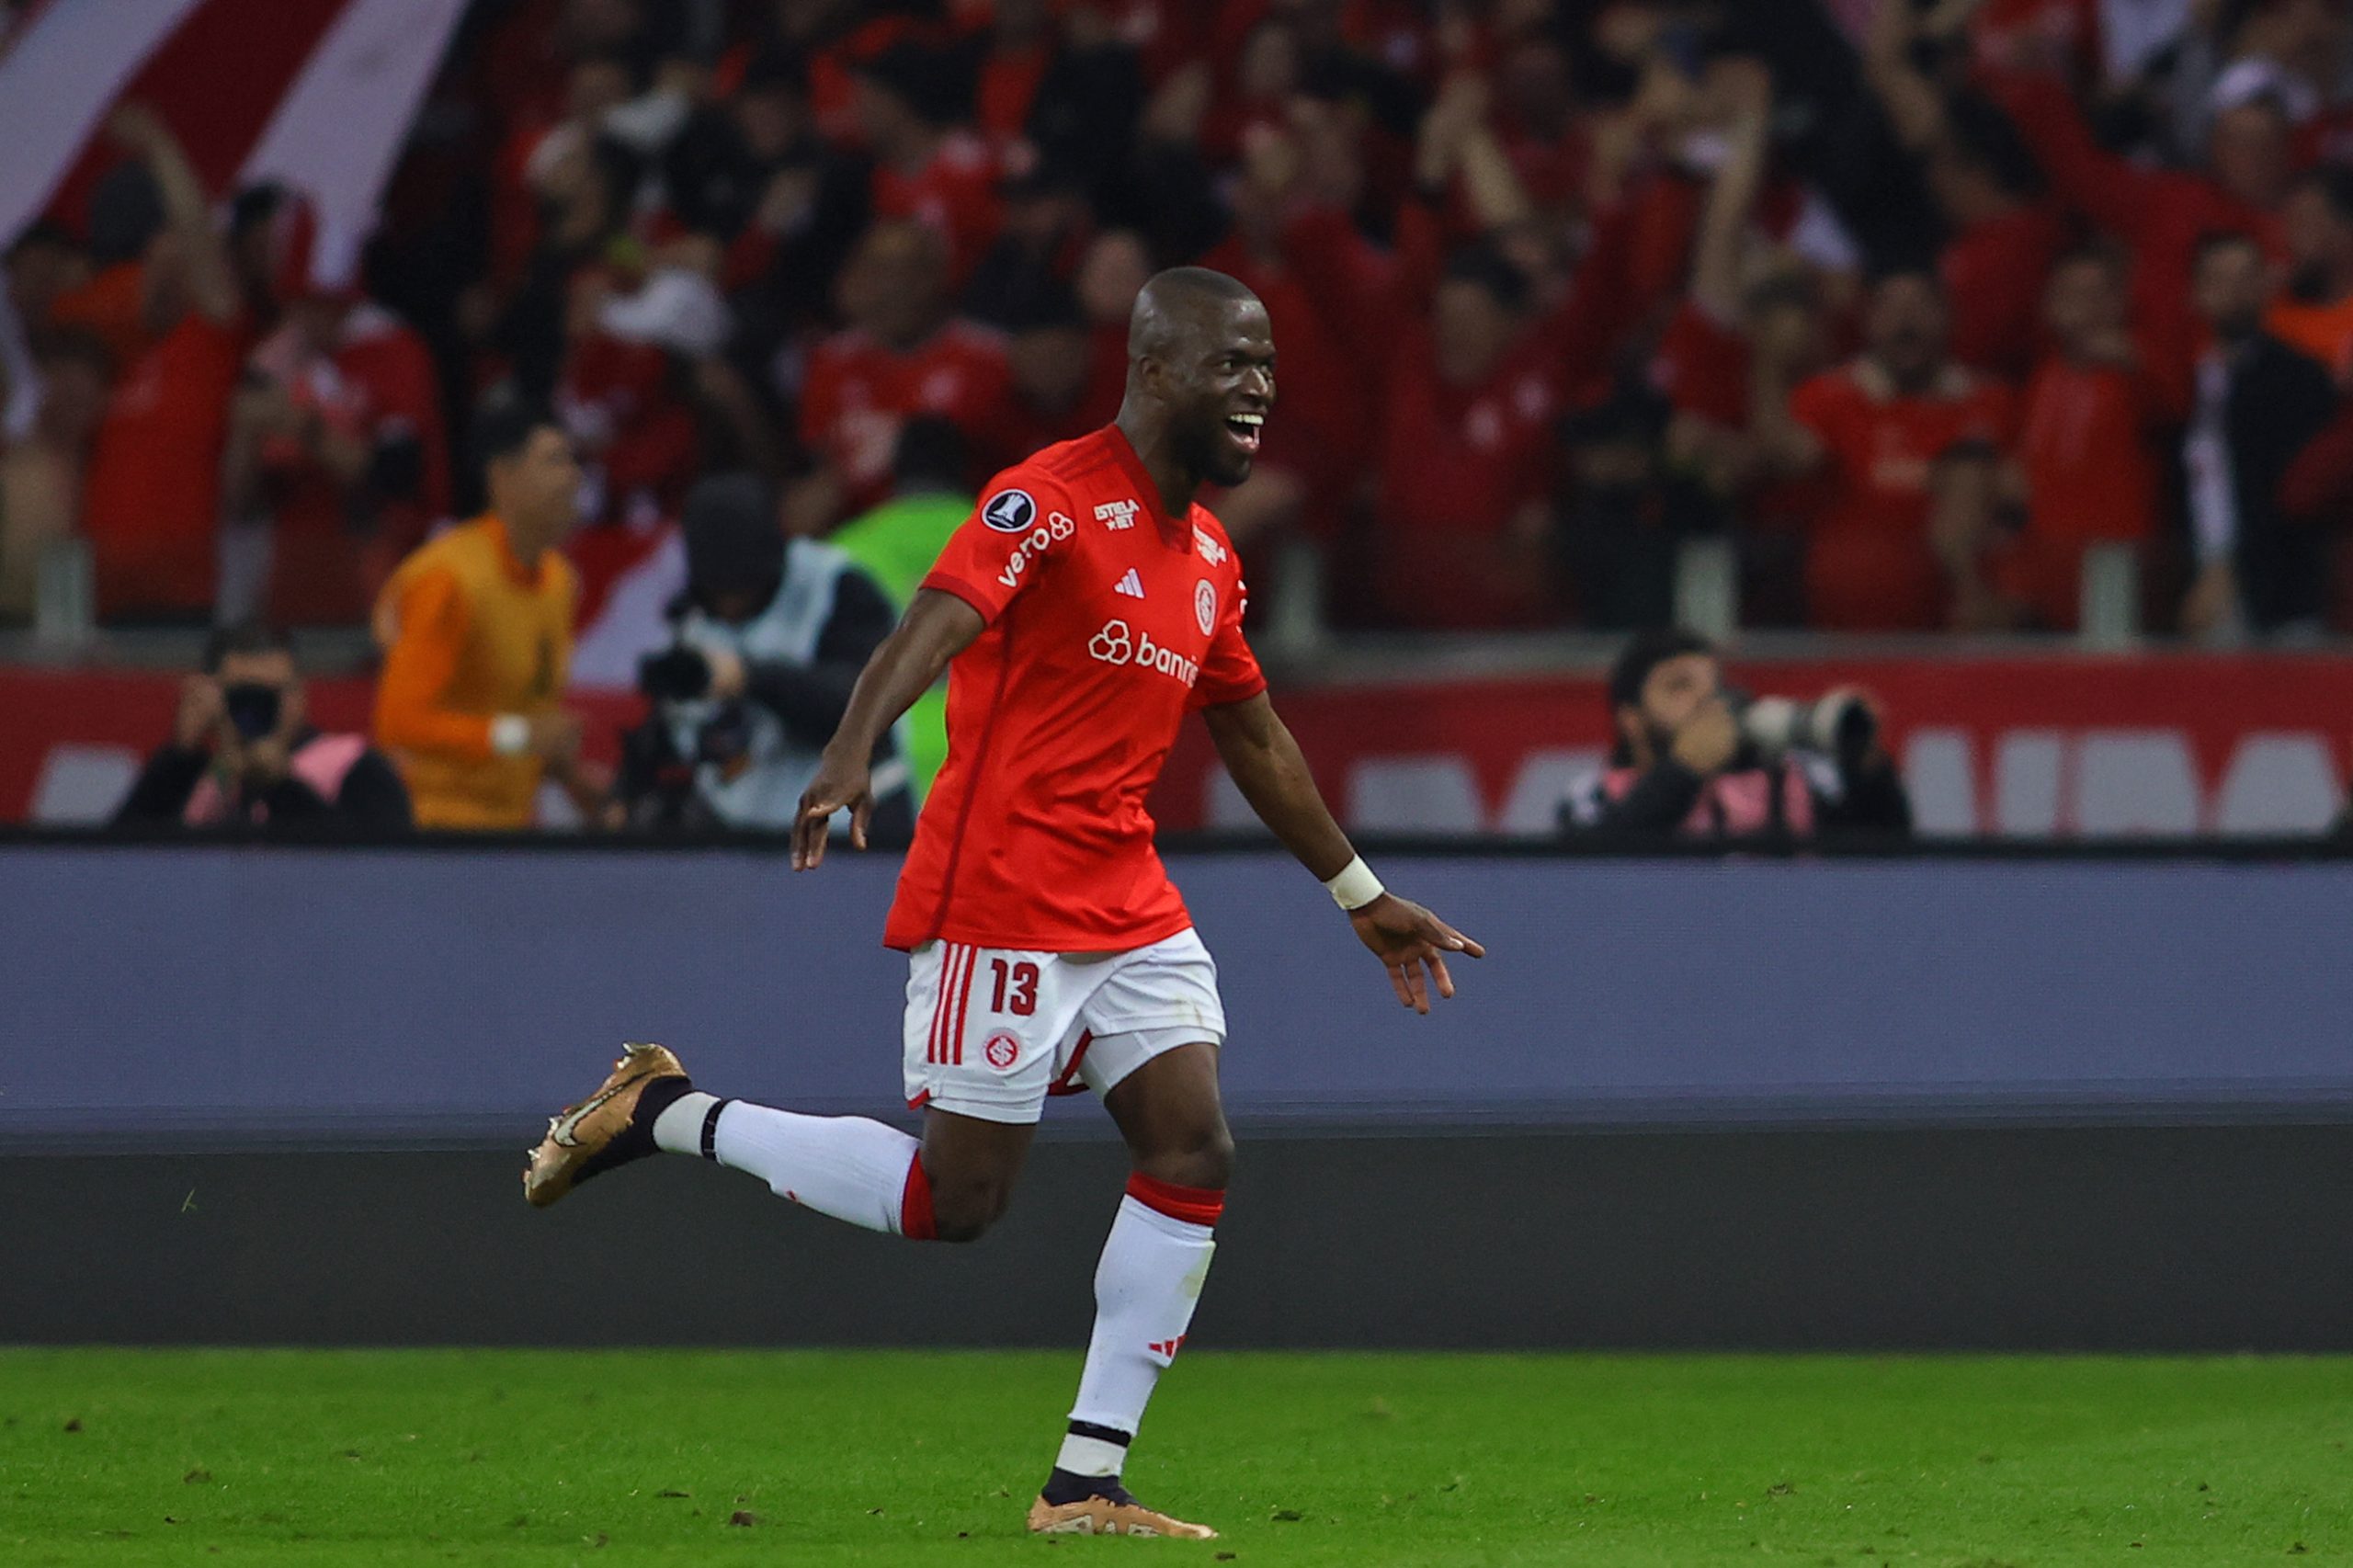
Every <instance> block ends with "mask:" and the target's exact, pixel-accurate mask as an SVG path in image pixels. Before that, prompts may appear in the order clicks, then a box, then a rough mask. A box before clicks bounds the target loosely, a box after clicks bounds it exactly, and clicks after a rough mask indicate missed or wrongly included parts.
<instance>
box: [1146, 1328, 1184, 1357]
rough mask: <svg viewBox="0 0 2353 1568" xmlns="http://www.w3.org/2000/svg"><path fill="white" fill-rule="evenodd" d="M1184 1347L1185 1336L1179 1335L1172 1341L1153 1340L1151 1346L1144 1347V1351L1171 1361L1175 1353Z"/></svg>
mask: <svg viewBox="0 0 2353 1568" xmlns="http://www.w3.org/2000/svg"><path fill="white" fill-rule="evenodd" d="M1184 1347H1185V1336H1184V1335H1181V1334H1180V1335H1177V1336H1176V1338H1174V1339H1155V1340H1154V1341H1153V1342H1152V1343H1151V1344H1149V1345H1147V1346H1144V1348H1145V1349H1146V1350H1149V1351H1151V1352H1152V1353H1153V1354H1154V1355H1155V1356H1165V1357H1167V1358H1169V1359H1170V1360H1172V1361H1174V1360H1175V1359H1176V1352H1177V1351H1179V1350H1181V1349H1183V1348H1184Z"/></svg>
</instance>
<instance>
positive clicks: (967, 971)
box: [949, 948, 981, 1067]
mask: <svg viewBox="0 0 2353 1568" xmlns="http://www.w3.org/2000/svg"><path fill="white" fill-rule="evenodd" d="M980 967H981V950H980V949H978V948H966V949H964V973H963V977H962V978H961V979H960V980H959V981H957V983H956V1022H955V1025H954V1030H955V1032H954V1033H953V1035H951V1036H950V1039H951V1040H953V1042H954V1044H953V1049H952V1051H951V1052H950V1054H949V1062H951V1063H952V1064H953V1065H955V1066H958V1067H961V1066H962V1065H964V1017H965V1015H966V1013H967V1012H969V1011H970V1010H971V1007H972V971H974V970H976V969H978V968H980Z"/></svg>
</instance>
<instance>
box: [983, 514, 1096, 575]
mask: <svg viewBox="0 0 2353 1568" xmlns="http://www.w3.org/2000/svg"><path fill="white" fill-rule="evenodd" d="M989 526H990V527H991V528H995V526H996V525H995V524H994V523H991V524H990V525H989ZM1077 528H1078V525H1077V524H1076V523H1074V522H1072V521H1071V520H1070V514H1069V513H1067V512H1056V513H1054V514H1053V515H1052V516H1051V517H1048V518H1047V519H1046V520H1045V521H1044V522H1042V523H1040V524H1039V525H1038V526H1037V527H1036V528H1031V529H1030V530H1029V538H1027V539H1025V540H1022V541H1021V542H1020V543H1019V544H1017V545H1015V546H1014V547H1013V553H1012V554H1011V555H1010V556H1008V557H1007V558H1006V562H1005V570H1003V571H1002V572H999V573H998V574H996V580H997V581H998V582H1000V583H1002V584H1004V585H1006V587H1008V588H1010V587H1014V586H1017V585H1019V583H1020V581H1021V574H1023V573H1024V572H1027V571H1028V570H1029V563H1030V562H1032V561H1035V560H1036V559H1037V558H1038V557H1040V555H1043V554H1045V553H1046V551H1048V550H1049V549H1050V548H1051V547H1052V545H1053V544H1054V542H1055V541H1056V540H1065V539H1068V538H1070V536H1071V535H1072V534H1073V533H1074V531H1076V529H1077Z"/></svg>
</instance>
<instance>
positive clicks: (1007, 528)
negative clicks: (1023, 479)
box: [981, 490, 1038, 534]
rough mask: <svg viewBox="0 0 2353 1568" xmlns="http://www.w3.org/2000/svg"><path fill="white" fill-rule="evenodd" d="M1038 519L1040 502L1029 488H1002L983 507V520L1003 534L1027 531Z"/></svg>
mask: <svg viewBox="0 0 2353 1568" xmlns="http://www.w3.org/2000/svg"><path fill="white" fill-rule="evenodd" d="M1037 520H1038V503H1037V502H1035V501H1033V500H1031V499H1030V498H1029V492H1028V491H1027V490H1000V491H998V492H997V493H996V494H994V495H992V496H990V497H989V498H988V502H987V504H986V505H985V506H982V508H981V521H983V522H984V523H986V524H988V526H989V527H991V528H995V530H996V531H997V532H999V533H1001V534H1017V533H1021V532H1023V531H1025V530H1026V529H1027V528H1029V525H1030V524H1031V523H1034V522H1036V521H1037Z"/></svg>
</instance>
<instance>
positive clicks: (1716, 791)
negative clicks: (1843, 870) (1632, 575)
mask: <svg viewBox="0 0 2353 1568" xmlns="http://www.w3.org/2000/svg"><path fill="white" fill-rule="evenodd" d="M1609 707H1610V712H1611V715H1612V717H1613V719H1614V720H1615V723H1616V728H1617V744H1616V747H1615V749H1614V751H1613V752H1612V755H1611V758H1610V767H1608V769H1607V770H1605V771H1603V772H1601V773H1598V774H1596V775H1595V776H1593V777H1592V778H1588V779H1586V780H1585V781H1583V782H1582V783H1580V784H1579V785H1578V786H1577V787H1576V788H1575V789H1574V790H1571V791H1570V792H1569V796H1568V798H1567V800H1565V801H1563V802H1562V806H1561V826H1562V829H1563V832H1566V833H1572V834H1577V833H1591V832H1603V833H1611V832H1614V833H1623V834H1644V835H1666V834H1679V835H1683V836H1686V837H1691V838H1703V839H1733V838H1755V837H1779V836H1789V837H1798V838H1804V837H1811V836H1813V835H1816V834H1820V833H1833V832H1838V831H1842V830H1862V831H1869V832H1877V833H1882V834H1909V833H1910V832H1911V831H1912V802H1911V799H1910V797H1909V796H1907V795H1906V794H1905V793H1904V780H1903V778H1901V777H1900V776H1899V775H1898V774H1897V773H1896V771H1895V764H1894V763H1893V760H1891V759H1890V758H1889V756H1888V755H1887V753H1886V751H1885V749H1884V748H1882V747H1881V744H1880V742H1879V712H1878V710H1877V708H1876V707H1875V706H1874V705H1873V704H1872V703H1871V702H1870V699H1868V698H1866V697H1864V696H1863V695H1862V694H1861V693H1859V692H1857V691H1854V690H1852V689H1850V688H1848V689H1840V690H1836V691H1831V692H1827V693H1824V695H1823V696H1822V697H1821V698H1819V699H1815V700H1814V701H1813V702H1792V701H1790V700H1789V699H1786V698H1769V697H1768V698H1750V697H1748V696H1747V695H1746V694H1745V693H1743V692H1740V691H1738V690H1735V689H1733V688H1728V687H1725V686H1724V684H1723V676H1722V668H1721V667H1720V665H1718V663H1717V659H1716V651H1715V649H1714V647H1713V646H1712V645H1711V643H1710V642H1708V641H1707V640H1706V639H1705V638H1702V637H1697V636H1694V635H1693V634H1692V633H1690V632H1688V631H1645V632H1643V633H1642V634H1641V635H1640V636H1638V637H1636V638H1635V639H1634V640H1633V641H1632V642H1631V643H1629V644H1627V646H1626V649H1625V651H1624V652H1623V653H1620V654H1619V655H1618V661H1617V663H1616V664H1615V665H1612V666H1611V667H1610V671H1609Z"/></svg>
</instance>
